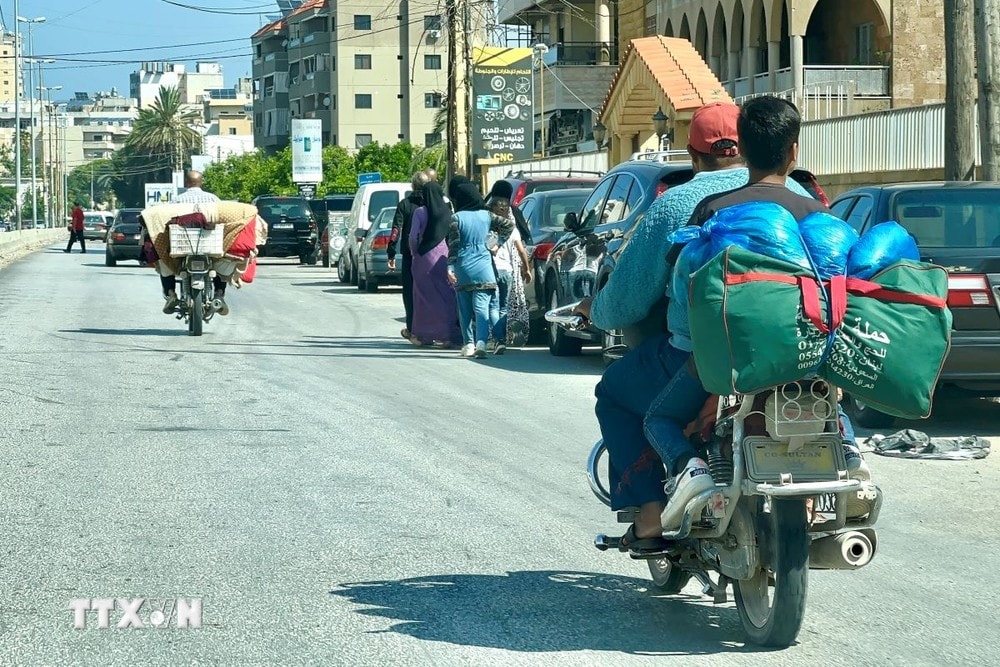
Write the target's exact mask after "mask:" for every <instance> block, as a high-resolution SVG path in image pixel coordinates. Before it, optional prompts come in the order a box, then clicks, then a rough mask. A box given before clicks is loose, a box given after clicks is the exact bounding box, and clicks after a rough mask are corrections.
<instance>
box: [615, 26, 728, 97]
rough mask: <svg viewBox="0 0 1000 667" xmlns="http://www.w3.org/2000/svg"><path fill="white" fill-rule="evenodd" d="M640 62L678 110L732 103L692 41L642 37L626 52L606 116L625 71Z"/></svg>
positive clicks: (634, 40) (675, 38)
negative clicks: (715, 103)
mask: <svg viewBox="0 0 1000 667" xmlns="http://www.w3.org/2000/svg"><path fill="white" fill-rule="evenodd" d="M636 60H637V61H639V62H641V63H642V66H643V67H644V68H645V69H646V70H648V71H649V73H650V74H651V75H652V78H653V80H654V81H655V82H656V84H657V85H658V86H659V87H660V89H661V90H662V91H663V93H664V95H666V97H667V99H668V100H670V104H671V105H672V106H673V108H674V109H675V110H677V111H693V110H694V109H697V108H699V107H702V106H704V105H706V104H708V103H709V102H732V98H731V97H730V96H729V93H727V92H726V89H725V88H724V87H723V86H722V83H720V82H719V80H718V78H716V76H715V74H714V73H713V72H712V70H711V69H710V68H709V67H708V65H707V64H706V63H705V61H704V60H703V59H702V57H701V54H699V53H698V51H697V50H695V48H694V46H693V45H692V44H691V42H689V41H688V40H686V39H681V38H677V37H663V36H657V37H642V38H640V39H633V40H632V41H631V42H630V43H629V45H628V48H627V49H626V50H625V55H624V57H623V58H622V64H621V65H620V66H619V68H618V71H617V72H616V73H615V76H614V79H612V81H611V87H610V88H609V89H608V94H607V96H606V97H605V98H604V105H603V107H602V109H601V113H602V114H603V113H604V111H605V110H606V109H607V108H608V105H609V103H610V102H611V100H612V99H613V98H614V97H615V96H616V95H618V94H619V91H618V87H619V84H620V83H621V80H622V78H623V76H624V74H625V72H626V71H627V70H628V69H630V68H631V67H636V66H638V64H637V63H635V64H634V63H633V61H636ZM623 92H626V93H627V92H628V91H623Z"/></svg>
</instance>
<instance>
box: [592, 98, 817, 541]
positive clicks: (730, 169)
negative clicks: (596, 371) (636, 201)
mask: <svg viewBox="0 0 1000 667" xmlns="http://www.w3.org/2000/svg"><path fill="white" fill-rule="evenodd" d="M771 99H772V98H759V99H755V100H751V101H750V102H748V103H747V104H746V105H745V106H744V108H743V110H742V112H741V111H740V109H739V108H738V107H736V106H734V105H731V104H720V103H716V104H711V105H708V106H706V107H702V108H701V109H699V110H698V111H697V112H695V115H694V117H693V118H692V122H691V128H690V139H689V145H688V153H689V154H690V155H691V159H692V163H693V165H694V169H695V173H696V175H695V178H694V179H693V180H692V181H690V182H689V183H686V184H683V185H680V186H677V187H675V188H671V189H670V190H668V191H667V192H666V193H665V194H664V195H663V196H662V197H661V198H660V199H659V200H658V201H657V202H655V203H654V204H653V206H652V207H651V208H650V210H649V212H648V213H647V214H646V217H645V218H644V219H643V221H642V222H641V223H640V225H639V227H638V228H637V229H636V231H635V233H634V235H633V237H632V239H631V241H630V243H629V245H628V246H627V247H626V248H625V250H624V251H623V252H622V255H621V257H620V258H619V259H618V262H617V265H616V267H615V271H614V272H613V273H612V274H611V279H610V281H609V283H608V284H607V286H606V287H605V288H604V289H603V290H601V292H600V293H599V294H598V296H597V298H596V300H594V302H593V303H591V302H590V301H584V302H582V303H581V304H580V306H579V307H578V312H580V314H581V315H583V316H585V317H587V318H589V319H591V320H592V321H593V323H594V324H595V325H596V326H598V327H600V328H602V329H617V328H625V327H628V326H631V325H634V324H635V323H637V322H639V321H641V320H642V319H643V318H645V317H646V315H647V313H648V311H649V309H650V308H651V307H652V306H653V305H654V304H655V303H656V302H657V301H658V300H659V299H661V298H662V296H663V294H664V293H666V287H667V283H668V279H669V278H670V276H669V271H670V267H669V265H668V264H667V262H665V261H664V258H665V257H666V255H667V253H668V251H669V249H670V246H671V244H670V242H669V241H668V240H667V237H668V236H669V235H670V233H672V232H673V231H675V230H676V229H679V228H680V227H682V226H684V225H686V224H688V223H689V222H700V221H701V220H699V216H697V215H695V214H696V209H698V210H699V211H701V215H703V214H704V213H705V212H706V211H708V210H709V209H708V208H706V206H710V204H708V205H704V206H702V205H700V204H701V202H702V200H705V199H706V198H710V201H715V202H721V203H725V202H726V201H728V199H726V200H719V199H714V198H713V196H715V195H719V194H722V193H731V194H730V195H728V196H729V197H730V198H732V197H735V198H737V199H738V198H739V197H741V196H747V195H748V196H751V197H754V198H755V200H761V199H765V200H774V201H777V203H779V204H783V205H785V204H786V203H787V206H788V207H791V208H794V209H796V210H793V211H791V212H792V213H793V214H795V215H796V217H802V216H804V215H805V213H807V212H810V211H813V210H821V209H822V206H821V205H820V204H819V203H818V202H815V200H813V199H811V198H809V197H808V195H807V193H806V192H805V191H804V190H803V189H802V188H801V187H800V186H799V185H798V184H796V183H794V181H791V180H790V179H788V178H787V175H788V173H789V172H790V171H791V170H792V167H793V165H794V162H795V159H796V157H797V153H798V134H799V125H800V122H799V116H798V112H797V111H796V110H795V109H794V107H793V106H791V105H787V103H784V102H781V103H782V104H783V105H786V106H783V107H776V106H775V105H774V104H773V103H772V102H771V101H770V100H771ZM775 101H778V100H776V99H775ZM741 156H742V157H741ZM742 159H746V160H747V162H749V165H750V169H749V170H748V169H745V168H742ZM748 183H751V184H752V185H751V186H750V187H749V188H747V187H743V186H747V184H748ZM741 191H743V192H742V194H739V193H741ZM733 203H735V202H733ZM711 210H715V209H711ZM800 211H802V213H801V215H800ZM693 216H694V218H693ZM687 283H688V277H687V276H676V277H675V279H674V281H673V285H672V288H673V289H672V290H671V293H670V295H671V297H673V298H671V300H670V304H669V306H668V315H667V322H668V329H669V330H670V332H671V333H664V334H658V335H655V336H653V337H651V338H649V339H648V340H646V341H645V342H643V343H642V344H641V345H639V346H638V347H637V348H636V349H634V350H633V351H631V352H629V353H628V354H627V355H625V357H623V358H622V359H621V360H620V361H618V362H616V363H615V364H613V365H612V366H610V367H609V368H608V370H607V371H605V374H604V377H603V378H602V380H601V382H600V383H599V384H598V386H597V388H596V391H595V394H596V396H597V406H596V410H595V411H596V413H597V418H598V421H599V422H600V425H601V432H602V436H603V438H604V443H605V445H606V446H607V449H608V453H609V456H610V475H611V485H610V490H611V501H612V509H613V510H618V509H622V508H625V507H639V514H638V518H637V519H636V521H635V523H634V524H633V525H632V526H631V527H630V528H629V530H628V532H627V533H626V535H625V536H624V538H623V544H624V545H626V546H628V547H629V549H630V550H632V551H633V552H636V553H642V552H646V553H649V552H658V551H662V550H663V549H664V548H665V547H666V546H667V544H666V542H665V541H664V540H663V538H662V532H663V529H664V527H672V526H675V525H676V524H677V523H678V522H679V520H680V516H681V513H682V511H683V508H684V506H685V505H686V504H687V502H688V501H689V500H690V499H691V498H692V497H694V496H695V495H697V494H698V493H700V492H701V491H704V490H705V489H707V488H709V487H710V486H712V485H714V481H713V480H712V477H711V475H710V474H709V471H708V467H707V465H706V464H705V462H704V461H702V460H701V458H700V457H699V455H698V453H697V452H696V451H695V449H694V447H693V446H692V445H691V444H690V442H689V441H688V439H687V437H686V435H685V434H684V429H685V426H686V425H687V424H688V423H689V422H691V421H692V420H694V419H695V418H696V417H697V416H698V413H699V410H700V409H701V407H702V405H703V404H704V403H705V401H706V399H707V398H708V394H707V393H706V392H705V391H704V389H703V388H702V386H701V383H700V381H699V380H698V379H697V374H696V372H695V369H694V363H693V358H692V357H691V349H692V348H691V341H690V338H689V333H688V325H687V302H686V291H687ZM678 293H680V294H682V296H683V297H684V298H682V299H678V298H676V297H677V294H678ZM664 465H665V466H666V469H667V471H668V483H667V485H666V487H664V484H663V478H664ZM665 489H669V494H670V495H669V500H668V498H667V493H668V491H666V490H665Z"/></svg>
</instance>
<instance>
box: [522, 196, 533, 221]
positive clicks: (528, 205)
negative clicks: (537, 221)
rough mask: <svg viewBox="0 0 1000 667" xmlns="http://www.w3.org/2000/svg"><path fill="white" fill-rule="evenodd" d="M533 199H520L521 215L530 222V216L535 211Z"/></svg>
mask: <svg viewBox="0 0 1000 667" xmlns="http://www.w3.org/2000/svg"><path fill="white" fill-rule="evenodd" d="M535 207H536V204H535V200H534V199H522V200H521V207H520V208H521V215H523V216H524V219H525V220H527V221H529V222H531V216H532V214H533V213H534V211H535Z"/></svg>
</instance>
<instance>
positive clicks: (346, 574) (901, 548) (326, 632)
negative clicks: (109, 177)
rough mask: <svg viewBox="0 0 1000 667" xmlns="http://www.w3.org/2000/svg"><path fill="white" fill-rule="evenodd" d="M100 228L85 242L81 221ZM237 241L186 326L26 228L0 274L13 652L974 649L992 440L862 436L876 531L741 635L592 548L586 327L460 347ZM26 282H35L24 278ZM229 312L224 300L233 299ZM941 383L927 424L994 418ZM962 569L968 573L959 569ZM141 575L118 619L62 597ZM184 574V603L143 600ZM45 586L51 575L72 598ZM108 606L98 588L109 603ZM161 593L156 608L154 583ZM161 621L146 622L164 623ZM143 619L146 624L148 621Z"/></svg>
mask: <svg viewBox="0 0 1000 667" xmlns="http://www.w3.org/2000/svg"><path fill="white" fill-rule="evenodd" d="M95 243H97V244H98V247H100V246H99V242H95ZM296 259H297V258H293V259H288V260H283V259H262V260H261V265H260V268H259V271H258V277H257V279H256V281H255V283H254V285H253V286H252V288H247V289H242V290H231V291H232V292H235V293H234V294H232V295H231V296H230V297H228V298H229V302H230V304H231V305H232V308H233V311H234V316H231V317H229V318H226V319H223V320H219V321H215V322H213V325H212V326H211V327H209V328H206V330H205V333H204V335H203V336H202V337H191V336H188V335H187V332H186V331H185V330H184V329H183V328H182V327H177V326H173V325H172V324H171V320H172V318H171V317H170V316H167V315H164V314H163V313H161V312H160V303H161V298H160V292H159V284H158V281H157V279H156V277H155V274H154V273H153V272H152V271H150V270H149V269H145V268H139V267H138V266H137V265H135V264H133V263H131V262H128V263H120V264H119V265H118V266H117V267H108V266H105V263H104V261H103V257H102V256H101V255H100V254H97V253H94V252H90V253H88V254H82V255H81V254H73V255H69V256H66V255H64V254H63V253H62V250H61V248H60V247H59V246H53V247H51V248H49V249H47V250H45V251H42V252H39V253H37V254H34V255H32V256H29V257H27V258H25V259H22V260H20V261H18V262H16V263H14V264H12V265H11V266H9V267H7V268H5V269H4V270H3V271H2V272H0V327H2V328H3V330H4V331H5V332H6V335H5V336H4V338H3V341H2V343H0V346H2V355H0V360H2V361H0V366H2V376H3V378H4V379H3V383H2V385H0V394H2V397H0V406H2V415H3V416H2V419H0V449H2V452H0V460H2V461H3V467H4V471H5V472H4V474H3V480H4V481H3V517H4V521H3V524H4V526H5V533H6V537H7V539H5V540H4V546H3V554H2V556H3V557H2V561H0V562H2V565H0V577H2V581H3V589H4V590H5V591H6V593H5V605H4V607H5V611H4V612H3V614H2V622H0V637H2V643H3V646H4V655H5V659H4V660H5V661H9V662H10V663H12V664H69V663H80V664H93V663H96V662H102V663H106V664H107V663H111V664H124V663H136V662H147V661H151V660H162V659H163V657H164V656H167V655H169V656H173V657H172V658H171V660H176V661H178V662H193V661H198V662H206V663H225V664H250V663H253V664H306V663H309V664H317V663H319V664H343V665H355V664H357V665H362V664H369V665H370V664H387V663H390V662H391V663H393V664H414V665H426V664H440V665H445V664H447V665H457V664H470V665H473V664H474V665H486V664H504V665H511V664H523V665H537V664H546V665H589V664H597V663H599V662H606V661H614V662H616V663H618V664H637V665H641V664H664V663H666V664H678V665H710V664H711V665H714V664H717V663H718V661H719V659H720V658H722V659H724V660H725V661H726V662H727V664H734V665H744V664H745V665H791V664H820V663H823V662H826V661H827V660H829V659H832V658H831V657H832V656H837V659H842V660H847V661H849V662H850V663H851V664H858V665H876V664H878V665H946V664H947V665H960V664H963V665H964V664H967V665H973V664H989V663H991V662H992V660H991V659H990V658H989V656H994V655H997V654H996V648H995V646H994V645H993V640H992V636H991V634H990V633H988V632H983V631H981V628H983V627H984V626H983V623H984V619H990V618H993V617H995V616H996V614H997V612H998V607H997V602H996V599H995V596H992V595H990V594H989V593H988V591H989V590H990V589H991V588H992V587H993V586H995V585H996V584H997V583H998V582H997V574H996V568H995V567H993V564H994V563H995V562H996V553H997V550H998V548H1000V540H998V538H997V537H996V532H995V531H993V530H990V528H989V526H990V525H991V521H992V515H993V502H992V499H993V498H995V497H997V492H998V491H1000V488H998V482H997V480H998V473H1000V469H998V464H997V458H996V457H995V456H991V457H987V458H986V459H983V460H979V461H954V462H952V461H920V460H906V459H891V458H885V457H879V456H874V455H872V454H867V455H866V456H867V461H868V463H869V465H870V466H871V468H872V470H873V473H874V476H875V477H876V478H877V479H878V482H879V485H880V487H881V489H882V490H883V492H884V494H885V498H886V500H885V505H884V507H883V510H882V515H881V518H880V520H879V524H878V525H879V546H878V549H879V552H878V557H877V558H875V559H874V560H873V561H872V563H871V564H870V565H869V566H867V567H865V568H863V569H861V570H858V571H856V572H837V571H831V572H816V571H814V572H813V575H814V576H812V577H811V581H810V586H809V607H808V611H807V613H806V616H805V621H804V625H803V629H802V631H801V633H800V635H799V640H798V642H797V643H796V644H795V645H793V646H792V647H790V648H788V649H787V650H784V651H779V652H761V651H760V649H757V648H754V647H752V646H750V645H748V644H747V643H746V638H745V636H744V633H743V631H742V628H741V624H740V621H739V618H738V616H737V612H736V610H735V608H734V606H733V603H732V599H730V600H729V601H728V602H727V603H726V604H721V605H713V603H712V599H711V598H710V597H705V596H703V595H701V586H700V584H698V583H697V582H696V581H694V580H692V581H691V582H690V583H688V584H687V586H686V587H685V588H684V590H683V592H682V594H680V595H675V596H665V595H662V594H659V593H658V591H657V590H656V589H655V588H654V587H653V585H652V582H651V581H650V579H649V574H648V572H647V568H646V567H645V564H644V563H642V562H641V561H630V560H629V559H628V558H621V557H617V556H612V555H611V554H608V553H601V552H599V551H597V550H595V549H594V548H593V546H592V540H593V536H594V534H596V533H598V532H604V531H606V532H614V531H620V530H622V527H619V526H616V524H615V523H614V517H613V515H611V514H610V513H609V512H607V511H606V508H604V507H602V506H601V505H600V504H599V503H596V502H594V500H593V498H592V497H591V494H590V491H589V489H588V488H587V482H586V476H585V475H584V464H585V459H586V457H587V454H588V452H589V450H590V447H591V444H592V443H593V442H594V440H596V439H597V438H598V437H599V436H600V433H599V430H598V426H597V422H596V420H595V419H594V412H593V411H594V398H593V392H594V385H595V384H596V382H597V381H598V379H599V378H600V373H601V371H602V370H603V360H602V358H601V354H600V351H599V350H598V349H588V350H584V354H583V355H582V356H580V357H576V358H570V359H567V358H558V357H554V356H552V355H551V354H550V353H549V351H548V349H547V348H544V347H539V346H528V347H525V348H524V349H512V350H509V351H508V353H507V354H506V355H505V356H503V357H490V358H489V359H487V360H484V361H482V362H476V363H470V362H469V360H466V359H462V358H461V357H459V356H458V355H456V354H455V352H454V351H446V350H439V349H427V348H416V347H414V346H412V345H411V344H410V343H409V342H407V341H405V340H403V339H401V338H400V337H399V333H398V331H399V328H400V326H401V323H400V320H401V319H402V303H401V300H400V292H399V289H398V288H392V287H390V288H387V289H383V290H380V291H379V292H378V293H374V294H373V293H367V292H364V291H359V290H357V289H356V288H355V287H353V286H351V285H344V284H343V283H340V282H339V281H338V280H337V279H336V277H335V275H334V274H332V273H330V272H329V271H328V270H324V269H322V268H320V267H314V266H310V265H302V264H299V263H298V262H297V261H296ZM40 286H41V287H42V288H43V290H42V291H40V290H39V287H40ZM237 314H238V317H237ZM998 412H1000V406H998V405H996V403H994V402H992V401H988V400H978V399H947V398H942V399H940V400H939V402H938V403H937V404H936V405H935V414H934V417H933V418H932V419H931V420H930V421H927V422H913V423H903V424H900V425H899V426H900V427H913V428H919V429H921V430H923V431H926V432H928V433H930V434H931V435H935V436H959V435H968V434H976V435H979V436H984V437H990V438H994V443H995V442H996V440H995V438H997V437H1000V420H998ZM984 591H987V592H985V593H984ZM139 598H142V599H144V600H147V601H148V602H147V607H145V608H144V610H143V612H142V615H141V618H142V619H143V622H145V623H146V625H147V629H138V628H136V627H135V626H134V625H133V627H126V628H125V629H117V624H118V623H120V622H121V621H122V619H123V618H127V617H128V614H126V613H124V612H122V611H121V606H119V607H112V609H111V611H110V612H108V613H109V618H110V627H108V628H107V629H102V628H101V627H100V626H99V620H100V613H99V612H98V611H86V612H80V613H81V614H82V618H83V619H84V621H85V623H86V628H87V629H86V630H85V631H81V630H80V629H76V628H75V627H74V619H75V615H76V613H77V612H75V611H74V609H73V608H72V607H71V605H72V604H77V606H80V605H81V604H83V603H81V602H79V601H80V600H86V601H90V602H93V603H94V604H93V605H92V608H93V609H95V610H96V609H98V608H99V606H98V603H99V601H100V600H104V599H109V600H119V601H121V600H124V601H126V603H127V602H128V601H129V600H136V599H139ZM177 600H180V601H186V602H188V603H190V602H192V601H194V600H197V601H198V602H199V603H200V620H201V626H200V627H198V628H195V627H189V628H187V629H174V628H173V625H171V629H170V630H163V631H158V630H157V629H155V628H154V627H152V626H151V625H149V623H150V618H149V616H148V606H149V605H150V604H152V606H153V607H154V608H156V609H165V610H166V611H165V612H164V613H165V614H166V617H167V618H168V620H167V621H166V623H167V624H168V625H170V624H174V625H176V623H177V620H178V619H187V620H190V619H191V618H192V614H191V613H190V610H189V609H187V608H186V607H183V606H181V607H180V611H181V612H185V611H186V612H188V613H186V614H184V613H182V614H180V615H179V616H178V615H177V613H176V611H177V605H176V604H174V605H171V604H167V605H166V606H165V607H164V606H163V605H164V603H165V602H171V603H172V602H174V601H177ZM74 601H77V602H76V603H74ZM125 606H126V608H127V606H128V605H127V604H126V605H125ZM171 608H174V611H175V613H174V615H173V617H171V616H170V613H169V612H170V609H171ZM170 618H172V619H173V620H169V619H170ZM152 620H154V621H155V620H162V619H161V618H155V617H154V618H153V619H152Z"/></svg>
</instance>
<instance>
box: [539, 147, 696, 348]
mask: <svg viewBox="0 0 1000 667" xmlns="http://www.w3.org/2000/svg"><path fill="white" fill-rule="evenodd" d="M686 155H687V153H686V152H684V151H673V152H671V153H670V154H669V155H667V154H659V153H657V154H648V155H647V154H642V155H640V156H639V157H636V158H634V159H631V160H628V161H626V162H623V163H621V164H619V165H617V166H616V167H614V168H613V169H612V170H611V171H609V172H608V173H607V175H606V176H605V177H604V178H602V179H601V180H600V182H599V183H598V184H597V186H596V187H595V188H594V189H593V191H592V192H591V193H590V196H589V197H588V198H587V200H586V202H585V203H584V204H583V206H582V207H581V210H580V213H578V214H571V215H568V216H567V217H566V218H565V220H564V223H565V227H566V231H567V232H570V233H568V234H566V235H564V236H563V237H562V238H561V239H559V240H558V241H557V242H556V243H555V245H554V246H553V247H552V249H551V250H550V251H549V255H548V260H547V261H546V263H545V269H544V277H543V280H542V282H541V286H542V289H543V292H542V293H543V294H544V295H545V297H544V300H542V301H541V303H542V304H546V306H545V307H546V308H547V309H553V308H558V307H560V306H565V305H567V304H570V303H573V302H574V301H579V300H580V299H583V298H584V297H588V296H593V295H594V294H596V293H597V290H598V289H599V286H601V285H602V284H603V282H606V281H607V278H608V275H609V272H610V268H609V267H607V265H605V264H604V263H603V260H604V258H605V255H606V254H607V252H608V249H609V242H611V241H613V240H618V239H621V238H622V237H624V236H625V234H626V233H627V232H629V231H630V230H631V229H632V228H633V227H634V226H635V225H636V223H637V222H639V220H640V219H642V216H643V215H644V214H645V213H646V210H647V209H648V208H649V207H650V206H651V205H652V203H653V201H654V200H655V199H656V198H657V197H659V196H660V195H661V194H663V193H664V192H666V191H667V189H669V188H671V187H674V186H676V185H680V184H681V183H686V182H687V181H689V180H691V178H692V177H693V176H694V172H693V171H692V169H691V164H690V162H685V161H671V159H675V158H676V159H677V160H683V158H684V157H685V156H686ZM661 157H662V158H664V159H659V158H661ZM617 245H620V244H616V246H615V247H617ZM612 249H614V248H612ZM602 268H603V271H602ZM605 336H606V333H605V332H603V331H601V330H600V329H597V328H596V327H589V328H587V329H585V330H582V331H566V330H564V329H562V328H560V327H558V326H556V325H554V324H553V325H549V351H550V352H551V353H552V354H554V355H556V356H570V355H576V354H579V353H580V350H581V349H582V347H583V345H584V343H592V344H594V343H603V344H604V345H605V346H606V347H607V346H609V345H611V343H610V341H606V340H605Z"/></svg>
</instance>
